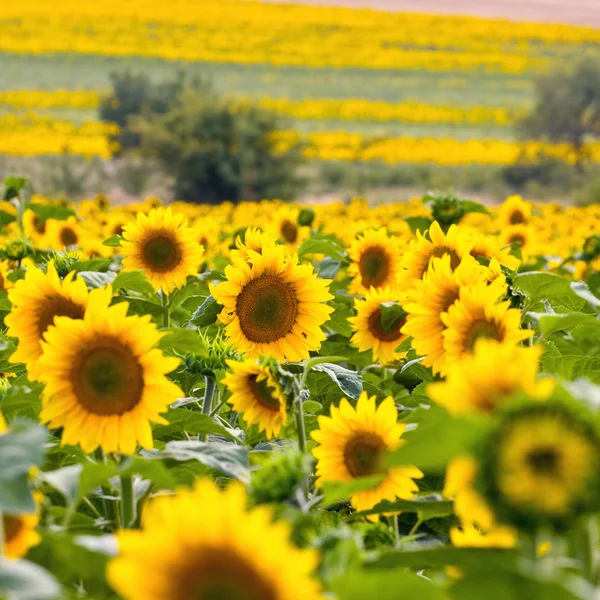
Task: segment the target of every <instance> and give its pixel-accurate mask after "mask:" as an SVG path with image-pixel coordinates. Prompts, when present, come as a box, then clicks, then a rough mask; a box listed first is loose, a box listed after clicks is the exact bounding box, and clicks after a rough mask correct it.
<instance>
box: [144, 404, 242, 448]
mask: <svg viewBox="0 0 600 600" xmlns="http://www.w3.org/2000/svg"><path fill="white" fill-rule="evenodd" d="M165 418H166V419H167V421H169V425H165V426H161V427H157V428H156V430H155V435H156V436H157V437H158V438H161V437H163V436H164V435H165V434H167V433H180V434H182V433H183V432H186V433H189V434H191V435H207V434H213V435H222V436H224V437H227V438H229V439H231V440H233V441H237V437H236V436H235V435H234V434H233V433H232V432H231V430H229V429H226V428H225V427H223V425H220V424H219V423H217V422H216V421H215V420H214V419H213V418H212V417H210V416H209V415H205V414H203V413H201V412H199V411H197V410H188V409H187V408H171V409H169V412H168V413H167V414H166V415H165Z"/></svg>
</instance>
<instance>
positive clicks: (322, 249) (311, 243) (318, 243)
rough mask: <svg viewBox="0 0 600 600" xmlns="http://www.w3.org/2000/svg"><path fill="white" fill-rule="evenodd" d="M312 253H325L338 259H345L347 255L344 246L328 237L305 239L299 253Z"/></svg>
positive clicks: (301, 254) (302, 254)
mask: <svg viewBox="0 0 600 600" xmlns="http://www.w3.org/2000/svg"><path fill="white" fill-rule="evenodd" d="M310 254H324V255H325V256H330V257H331V258H334V259H336V260H344V259H345V258H346V256H347V253H346V250H345V249H344V247H343V246H341V245H340V244H339V243H338V242H337V241H335V240H333V239H326V238H320V239H318V238H309V239H307V240H304V241H303V242H302V244H300V248H298V255H299V256H300V257H302V256H307V255H310Z"/></svg>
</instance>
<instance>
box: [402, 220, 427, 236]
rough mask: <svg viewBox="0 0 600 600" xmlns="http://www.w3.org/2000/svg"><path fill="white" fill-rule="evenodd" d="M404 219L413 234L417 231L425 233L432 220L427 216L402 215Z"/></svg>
mask: <svg viewBox="0 0 600 600" xmlns="http://www.w3.org/2000/svg"><path fill="white" fill-rule="evenodd" d="M404 220H405V221H406V222H407V223H408V226H409V227H410V230H411V231H412V232H413V233H415V234H416V233H417V231H420V232H421V233H425V232H426V231H427V230H428V229H429V228H430V227H431V223H432V222H433V221H432V220H431V219H428V218H427V217H404Z"/></svg>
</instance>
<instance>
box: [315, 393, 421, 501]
mask: <svg viewBox="0 0 600 600" xmlns="http://www.w3.org/2000/svg"><path fill="white" fill-rule="evenodd" d="M397 420H398V410H397V409H396V405H395V404H394V400H393V398H391V397H388V398H386V399H385V400H384V401H383V402H382V403H381V404H380V405H379V407H376V406H375V396H372V397H371V398H369V397H368V396H367V394H366V392H363V393H362V394H361V396H360V398H359V399H358V403H357V405H356V408H353V407H352V406H351V405H350V403H349V402H348V400H346V399H345V398H344V399H342V401H341V402H340V406H339V408H338V407H336V406H331V417H319V429H318V430H316V431H313V432H312V433H311V435H312V437H313V439H314V440H315V441H316V442H317V443H318V444H319V445H318V446H317V447H315V448H314V450H313V456H314V457H315V458H316V459H317V470H316V474H317V478H318V479H317V485H322V484H324V483H328V482H341V481H351V480H352V479H355V478H359V477H367V476H374V475H380V476H381V481H380V482H378V483H376V484H375V485H374V486H373V487H372V488H370V489H366V490H362V491H359V492H356V493H355V494H353V495H352V497H351V502H352V506H354V508H356V509H357V510H359V511H360V510H368V509H370V508H373V507H374V506H375V505H376V504H377V503H378V502H381V501H382V500H394V499H396V498H401V499H409V498H412V497H413V496H414V495H415V494H416V493H417V492H418V491H419V488H418V487H417V484H416V483H415V482H414V481H413V479H418V478H420V477H423V473H421V471H419V469H417V468H416V467H412V466H402V467H391V468H389V469H386V468H385V467H384V466H383V462H384V459H385V456H386V454H387V453H388V452H389V451H391V450H394V449H396V448H398V447H399V446H401V445H402V444H403V443H404V440H402V439H401V436H402V434H403V433H404V430H405V429H406V425H404V424H402V423H398V422H397Z"/></svg>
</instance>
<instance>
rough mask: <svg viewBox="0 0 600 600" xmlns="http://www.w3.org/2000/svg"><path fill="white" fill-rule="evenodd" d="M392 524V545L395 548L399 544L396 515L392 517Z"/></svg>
mask: <svg viewBox="0 0 600 600" xmlns="http://www.w3.org/2000/svg"><path fill="white" fill-rule="evenodd" d="M392 523H393V526H394V546H395V547H396V548H397V547H398V546H399V545H400V528H399V527H398V515H394V516H393V517H392Z"/></svg>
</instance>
